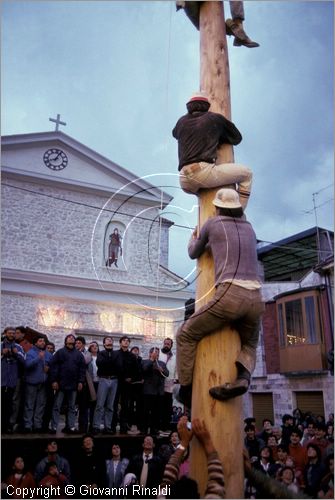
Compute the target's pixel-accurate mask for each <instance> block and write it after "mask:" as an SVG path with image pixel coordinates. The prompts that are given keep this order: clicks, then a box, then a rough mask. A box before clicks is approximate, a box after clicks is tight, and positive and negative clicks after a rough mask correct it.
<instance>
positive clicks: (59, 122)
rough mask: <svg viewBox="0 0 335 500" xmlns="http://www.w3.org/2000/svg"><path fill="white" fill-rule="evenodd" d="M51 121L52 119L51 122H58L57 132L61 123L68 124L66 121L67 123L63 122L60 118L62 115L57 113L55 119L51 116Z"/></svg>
mask: <svg viewBox="0 0 335 500" xmlns="http://www.w3.org/2000/svg"><path fill="white" fill-rule="evenodd" d="M49 121H50V122H55V123H56V128H55V130H56V132H57V131H58V130H59V125H66V123H65V122H62V121H61V120H60V115H59V114H58V115H57V118H56V119H55V118H49Z"/></svg>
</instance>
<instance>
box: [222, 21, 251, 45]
mask: <svg viewBox="0 0 335 500" xmlns="http://www.w3.org/2000/svg"><path fill="white" fill-rule="evenodd" d="M226 33H227V35H229V36H234V37H235V40H234V45H235V47H240V46H241V45H244V46H245V47H249V48H253V47H259V43H257V42H253V41H252V40H251V39H250V38H249V37H248V35H247V34H246V32H245V31H244V29H243V22H242V20H240V19H235V20H234V21H233V20H232V19H227V20H226Z"/></svg>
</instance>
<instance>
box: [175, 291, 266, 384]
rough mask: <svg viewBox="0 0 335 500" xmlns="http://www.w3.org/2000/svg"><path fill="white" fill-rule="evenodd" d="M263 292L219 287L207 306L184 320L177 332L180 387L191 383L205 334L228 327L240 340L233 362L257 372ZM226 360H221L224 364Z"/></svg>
mask: <svg viewBox="0 0 335 500" xmlns="http://www.w3.org/2000/svg"><path fill="white" fill-rule="evenodd" d="M264 308H265V306H264V302H263V301H262V296H261V291H260V289H258V290H248V289H247V288H243V287H241V286H237V285H233V284H232V283H222V284H220V285H218V286H217V288H216V292H215V295H214V297H213V299H211V300H210V301H209V302H208V303H207V304H205V305H204V306H203V307H201V308H200V309H199V310H198V311H196V312H195V313H194V314H192V316H191V317H190V318H189V319H188V320H187V321H185V322H184V323H183V324H182V325H181V327H180V328H179V329H178V332H177V372H178V378H179V382H180V384H181V385H189V384H191V383H192V378H193V369H194V363H195V356H196V351H197V345H198V342H200V340H201V339H202V338H203V337H205V336H206V335H208V334H210V333H212V332H214V331H215V330H219V329H221V328H223V327H224V326H226V325H229V326H231V327H232V328H235V329H236V330H237V331H238V333H239V335H240V338H241V351H240V353H239V355H238V357H237V359H236V360H233V361H234V362H238V363H240V364H241V365H242V366H243V367H244V368H246V369H247V370H248V371H249V372H250V373H252V372H253V371H254V369H255V364H256V348H257V344H258V337H259V327H260V317H261V315H262V313H263V312H264ZM225 362H227V360H224V359H223V360H222V363H225Z"/></svg>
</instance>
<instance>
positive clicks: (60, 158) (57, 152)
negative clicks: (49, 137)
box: [43, 148, 69, 170]
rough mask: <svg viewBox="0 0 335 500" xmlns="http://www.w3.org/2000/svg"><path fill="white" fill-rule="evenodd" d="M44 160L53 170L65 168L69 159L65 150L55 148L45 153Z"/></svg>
mask: <svg viewBox="0 0 335 500" xmlns="http://www.w3.org/2000/svg"><path fill="white" fill-rule="evenodd" d="M43 161H44V163H45V164H46V166H47V167H48V168H51V170H63V168H65V167H66V165H67V163H68V161H69V160H68V157H67V156H66V154H65V153H64V151H62V150H61V149H55V148H53V149H48V151H46V152H45V153H44V156H43Z"/></svg>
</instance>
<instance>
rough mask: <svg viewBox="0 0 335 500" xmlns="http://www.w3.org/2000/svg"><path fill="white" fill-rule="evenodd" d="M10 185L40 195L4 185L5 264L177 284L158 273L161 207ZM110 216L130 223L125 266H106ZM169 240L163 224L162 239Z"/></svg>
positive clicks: (147, 283) (132, 281) (125, 280)
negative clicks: (159, 216)
mask: <svg viewBox="0 0 335 500" xmlns="http://www.w3.org/2000/svg"><path fill="white" fill-rule="evenodd" d="M10 184H12V185H15V186H18V187H23V188H24V189H28V190H30V191H34V192H38V193H39V194H34V193H33V192H27V191H22V190H18V189H14V188H11V187H6V186H4V187H3V188H2V266H3V267H4V268H11V269H23V270H31V271H39V272H46V273H54V274H57V275H67V276H78V277H83V278H84V277H85V278H92V279H96V278H97V279H100V280H103V281H104V280H107V281H112V282H119V283H128V284H137V285H145V286H157V285H159V286H160V285H161V284H162V283H160V282H159V283H157V282H156V281H157V279H159V281H160V280H161V279H163V280H164V283H163V285H164V284H169V285H171V286H172V285H173V281H172V279H171V278H169V277H168V276H167V275H164V277H162V276H161V275H160V274H159V262H160V257H159V245H158V242H159V224H158V223H155V222H153V221H154V220H156V221H158V220H159V218H158V209H157V208H156V207H155V208H151V207H147V206H146V207H144V206H143V205H140V204H138V203H136V202H135V201H131V202H126V203H124V204H122V202H121V201H120V200H116V199H111V200H108V199H107V198H104V197H102V196H98V195H93V194H87V193H81V192H79V191H75V190H70V189H65V188H63V189H60V188H57V187H51V186H50V187H49V186H44V185H40V184H37V183H36V184H35V183H27V182H25V183H23V182H20V181H17V180H15V181H14V180H13V179H11V180H10ZM132 200H134V198H132ZM102 209H103V210H102ZM144 209H145V211H144V213H142V211H143V210H144ZM111 219H112V220H117V221H119V222H120V223H121V224H123V225H124V226H125V227H126V232H125V235H124V241H123V256H122V257H123V260H124V266H121V267H120V269H117V268H116V267H114V266H113V267H112V268H106V265H105V258H106V228H107V227H108V224H109V222H110V220H111ZM167 243H168V234H167V230H166V228H164V231H163V235H162V241H161V244H165V245H167ZM164 252H165V253H164ZM164 252H163V255H164V265H166V264H167V257H168V255H167V250H164ZM153 277H155V280H156V281H153Z"/></svg>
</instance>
